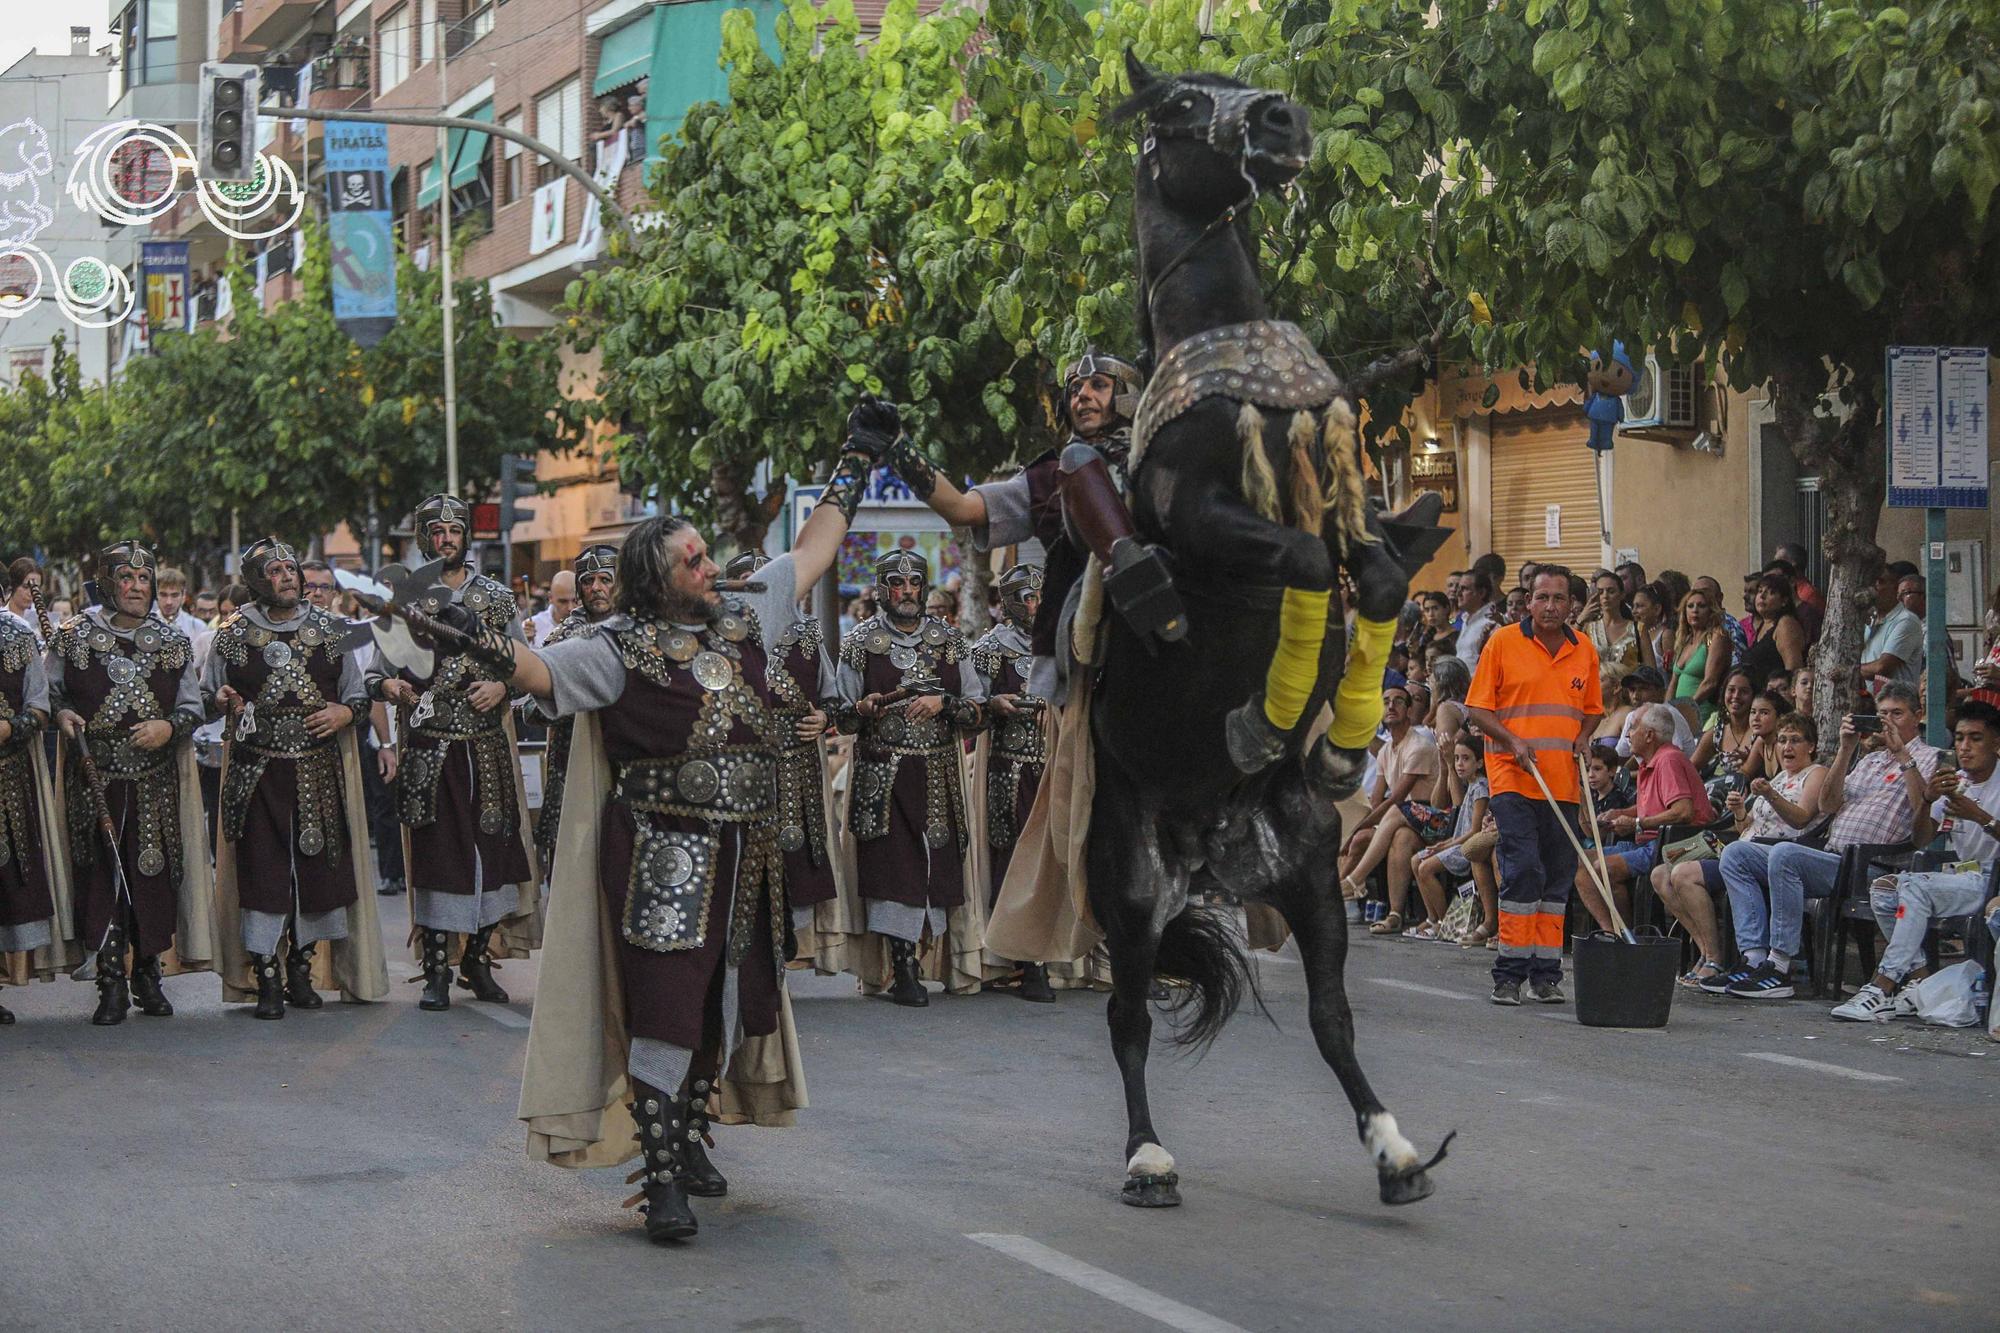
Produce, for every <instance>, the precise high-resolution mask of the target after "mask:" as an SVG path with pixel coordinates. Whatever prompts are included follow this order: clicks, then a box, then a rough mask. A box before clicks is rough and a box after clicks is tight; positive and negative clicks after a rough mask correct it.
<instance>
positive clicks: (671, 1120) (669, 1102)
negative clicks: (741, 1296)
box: [632, 1082, 701, 1245]
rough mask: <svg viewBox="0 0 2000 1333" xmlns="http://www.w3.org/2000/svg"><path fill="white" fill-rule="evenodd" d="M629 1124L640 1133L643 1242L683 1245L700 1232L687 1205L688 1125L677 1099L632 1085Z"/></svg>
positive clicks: (641, 1084) (655, 1089)
mask: <svg viewBox="0 0 2000 1333" xmlns="http://www.w3.org/2000/svg"><path fill="white" fill-rule="evenodd" d="M632 1091H633V1095H634V1098H635V1100H634V1101H633V1102H632V1121H633V1123H634V1124H635V1125H637V1126H638V1129H639V1134H638V1138H639V1155H640V1159H641V1161H642V1162H643V1163H644V1164H643V1165H642V1166H641V1167H640V1170H639V1175H638V1178H639V1179H640V1180H642V1181H643V1182H644V1183H643V1184H642V1185H641V1186H640V1189H639V1194H640V1197H641V1198H642V1199H644V1200H645V1202H644V1203H643V1204H641V1205H640V1208H641V1210H642V1211H643V1212H644V1213H645V1214H646V1239H647V1240H650V1241H652V1242H653V1243H654V1244H655V1245H664V1244H666V1243H667V1242H668V1241H673V1240H687V1239H689V1238H691V1237H692V1236H693V1235H694V1234H695V1233H696V1232H697V1231H699V1230H700V1229H701V1225H700V1223H698V1222H696V1221H695V1217H694V1209H693V1208H691V1207H690V1206H689V1205H688V1191H687V1184H686V1179H685V1177H686V1175H687V1154H686V1151H685V1150H686V1148H687V1123H686V1120H685V1118H684V1117H683V1115H682V1109H683V1108H682V1102H681V1099H680V1098H679V1097H669V1096H668V1095H667V1094H666V1093H664V1092H661V1091H660V1090H659V1089H658V1088H653V1087H648V1086H647V1085H646V1084H644V1083H638V1082H635V1083H633V1085H632Z"/></svg>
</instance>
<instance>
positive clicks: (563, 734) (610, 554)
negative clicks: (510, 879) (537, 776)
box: [522, 545, 618, 875]
mask: <svg viewBox="0 0 2000 1333" xmlns="http://www.w3.org/2000/svg"><path fill="white" fill-rule="evenodd" d="M570 569H571V572H572V573H574V574H575V576H576V598H577V601H576V610H574V611H572V612H570V613H569V614H568V615H566V616H564V617H563V618H562V619H561V620H560V621H558V622H557V623H556V624H555V625H554V626H553V627H552V628H551V629H550V630H549V634H548V637H547V638H546V639H544V640H543V641H542V644H541V646H542V647H544V648H552V647H554V646H555V645H556V644H559V643H561V642H562V641H563V640H564V639H567V638H571V637H572V636H574V635H576V634H579V633H581V632H582V630H583V628H584V627H585V626H586V625H595V624H597V623H599V622H600V621H603V620H606V619H608V618H610V616H611V614H612V612H613V611H615V610H616V609H617V601H616V593H617V587H618V548H617V547H615V546H604V545H598V546H586V547H584V548H583V550H582V551H580V552H578V553H577V557H576V559H575V560H574V561H573V562H571V565H570ZM533 707H534V703H533V702H532V701H530V702H528V703H526V704H524V705H522V708H523V711H524V712H525V711H526V710H528V709H532V708H533ZM574 726H575V723H574V721H573V720H572V719H570V718H563V719H562V720H561V721H559V722H556V723H554V724H552V725H551V726H550V727H549V743H548V748H547V750H545V751H544V752H543V763H542V808H541V811H540V813H538V814H537V815H536V816H535V850H536V851H537V852H539V853H541V858H542V873H543V874H544V875H547V874H552V873H553V872H554V857H555V854H556V834H557V832H558V830H559V829H560V827H561V824H562V800H563V772H564V770H566V769H567V768H568V767H569V739H570V732H571V730H572V729H573V728H574Z"/></svg>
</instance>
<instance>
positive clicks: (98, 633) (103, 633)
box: [90, 625, 111, 653]
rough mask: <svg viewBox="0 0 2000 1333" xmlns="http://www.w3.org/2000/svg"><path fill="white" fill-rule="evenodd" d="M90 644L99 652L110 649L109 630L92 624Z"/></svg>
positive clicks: (105, 651) (106, 651)
mask: <svg viewBox="0 0 2000 1333" xmlns="http://www.w3.org/2000/svg"><path fill="white" fill-rule="evenodd" d="M90 646H91V647H93V648H95V649H96V650H97V651H98V652H100V653H108V652H110V651H111V631H110V630H108V629H106V628H104V627H103V626H102V625H94V626H92V627H91V631H90Z"/></svg>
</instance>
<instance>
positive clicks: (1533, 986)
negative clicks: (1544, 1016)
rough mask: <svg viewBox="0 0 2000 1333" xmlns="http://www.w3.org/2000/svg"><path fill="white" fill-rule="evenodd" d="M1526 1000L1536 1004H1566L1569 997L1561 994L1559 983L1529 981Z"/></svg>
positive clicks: (1560, 984)
mask: <svg viewBox="0 0 2000 1333" xmlns="http://www.w3.org/2000/svg"><path fill="white" fill-rule="evenodd" d="M1528 998H1529V999H1531V1000H1533V1001H1534V1002H1535V1003H1536V1004H1567V1003H1568V1002H1569V997H1568V996H1567V995H1564V994H1563V988H1562V983H1561V982H1560V981H1531V982H1529V983H1528Z"/></svg>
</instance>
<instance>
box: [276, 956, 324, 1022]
mask: <svg viewBox="0 0 2000 1333" xmlns="http://www.w3.org/2000/svg"><path fill="white" fill-rule="evenodd" d="M312 971H313V946H312V945H310V944H306V945H300V944H297V943H294V944H293V945H292V948H291V951H290V952H289V953H287V954H286V955H285V1004H286V1005H287V1006H289V1007H290V1008H293V1009H319V1008H323V1007H324V1006H325V1005H326V1001H325V1000H324V999H322V998H321V997H320V993H319V992H318V991H317V990H314V989H313V977H312Z"/></svg>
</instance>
